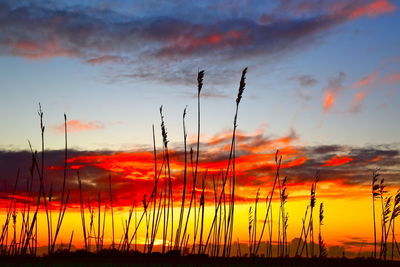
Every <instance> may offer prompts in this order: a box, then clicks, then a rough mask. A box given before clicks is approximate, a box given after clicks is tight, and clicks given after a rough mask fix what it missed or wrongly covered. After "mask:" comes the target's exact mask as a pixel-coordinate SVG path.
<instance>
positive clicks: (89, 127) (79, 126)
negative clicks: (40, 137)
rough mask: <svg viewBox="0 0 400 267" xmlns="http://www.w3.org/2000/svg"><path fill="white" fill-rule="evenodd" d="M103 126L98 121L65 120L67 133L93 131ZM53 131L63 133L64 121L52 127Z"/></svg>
mask: <svg viewBox="0 0 400 267" xmlns="http://www.w3.org/2000/svg"><path fill="white" fill-rule="evenodd" d="M104 128H105V126H104V125H103V124H101V123H100V122H98V121H89V122H86V123H85V122H81V121H80V120H69V121H67V130H68V132H69V133H74V132H83V131H94V130H100V129H104ZM52 129H53V131H55V132H57V133H64V123H62V124H60V125H55V126H53V127H52Z"/></svg>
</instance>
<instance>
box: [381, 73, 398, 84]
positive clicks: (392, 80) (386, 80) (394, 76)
mask: <svg viewBox="0 0 400 267" xmlns="http://www.w3.org/2000/svg"><path fill="white" fill-rule="evenodd" d="M381 82H382V83H383V84H385V85H394V84H398V83H400V72H395V73H391V74H388V75H385V76H383V77H382V78H381Z"/></svg>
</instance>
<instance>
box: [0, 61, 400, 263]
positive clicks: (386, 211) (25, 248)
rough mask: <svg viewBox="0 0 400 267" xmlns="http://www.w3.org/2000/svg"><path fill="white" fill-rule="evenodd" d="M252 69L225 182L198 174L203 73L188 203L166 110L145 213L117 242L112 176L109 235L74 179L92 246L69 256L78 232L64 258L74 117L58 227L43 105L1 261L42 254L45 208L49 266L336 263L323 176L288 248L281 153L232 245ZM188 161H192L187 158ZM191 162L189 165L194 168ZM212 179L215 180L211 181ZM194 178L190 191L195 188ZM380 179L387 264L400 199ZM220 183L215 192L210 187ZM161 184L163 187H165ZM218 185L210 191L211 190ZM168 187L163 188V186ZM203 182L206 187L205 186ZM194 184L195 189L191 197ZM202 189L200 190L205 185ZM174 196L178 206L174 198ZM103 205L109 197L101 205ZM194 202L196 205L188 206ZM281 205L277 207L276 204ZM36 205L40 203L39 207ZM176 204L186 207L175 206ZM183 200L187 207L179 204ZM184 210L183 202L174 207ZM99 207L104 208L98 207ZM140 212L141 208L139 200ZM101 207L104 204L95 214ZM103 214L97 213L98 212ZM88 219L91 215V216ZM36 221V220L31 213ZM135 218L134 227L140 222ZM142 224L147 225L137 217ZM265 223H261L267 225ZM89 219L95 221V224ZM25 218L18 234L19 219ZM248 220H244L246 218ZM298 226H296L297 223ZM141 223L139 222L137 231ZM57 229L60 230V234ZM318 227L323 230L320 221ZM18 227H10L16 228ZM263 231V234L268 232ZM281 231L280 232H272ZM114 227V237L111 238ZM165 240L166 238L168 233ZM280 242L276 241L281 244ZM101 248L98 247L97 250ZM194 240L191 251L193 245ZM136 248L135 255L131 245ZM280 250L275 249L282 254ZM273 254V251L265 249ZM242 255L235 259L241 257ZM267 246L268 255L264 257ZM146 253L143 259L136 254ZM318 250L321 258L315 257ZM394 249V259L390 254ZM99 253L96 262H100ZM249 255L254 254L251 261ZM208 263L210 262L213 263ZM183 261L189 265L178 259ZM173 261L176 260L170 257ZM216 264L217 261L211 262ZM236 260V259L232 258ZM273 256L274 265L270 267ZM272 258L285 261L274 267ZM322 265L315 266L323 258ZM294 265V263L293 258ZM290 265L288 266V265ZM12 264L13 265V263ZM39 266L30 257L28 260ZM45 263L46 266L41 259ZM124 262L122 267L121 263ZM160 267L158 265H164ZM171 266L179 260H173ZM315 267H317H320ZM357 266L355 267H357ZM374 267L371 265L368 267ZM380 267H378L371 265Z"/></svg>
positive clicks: (0, 245)
mask: <svg viewBox="0 0 400 267" xmlns="http://www.w3.org/2000/svg"><path fill="white" fill-rule="evenodd" d="M246 73H247V68H245V69H244V70H243V71H242V75H241V79H240V83H239V89H238V94H237V97H236V106H235V113H234V118H233V130H232V138H231V142H230V147H229V154H228V155H227V165H226V168H224V169H222V170H221V171H220V172H218V174H215V173H212V174H209V173H208V170H207V169H205V170H200V166H201V165H200V153H201V151H200V144H201V143H200V130H201V124H200V119H201V105H200V104H201V90H202V88H203V80H204V71H199V72H198V74H197V141H196V143H195V146H196V148H195V149H196V150H195V151H194V150H193V148H192V147H190V152H189V153H188V144H187V130H186V122H185V119H186V114H187V108H185V109H184V111H183V116H182V126H183V157H184V169H183V174H182V179H183V188H182V192H181V194H182V195H179V197H176V195H177V192H173V188H174V185H173V180H172V177H171V165H170V156H171V155H170V152H169V146H168V143H169V141H168V133H167V127H166V123H165V118H164V115H163V109H162V106H161V107H160V118H161V125H160V126H161V135H162V151H161V152H158V151H157V148H156V135H155V130H154V125H153V127H152V134H153V154H154V184H153V188H152V191H151V193H150V194H144V195H143V198H142V199H141V203H142V205H140V204H139V205H137V201H136V199H135V198H134V199H132V206H131V208H130V209H129V213H128V216H127V217H126V218H124V219H123V220H122V225H123V231H122V232H123V233H122V235H121V236H120V238H119V240H120V241H119V242H118V237H116V236H115V225H114V202H113V183H112V182H113V181H112V178H111V173H110V174H109V177H108V183H109V184H108V187H109V188H108V191H109V192H108V193H109V207H110V212H111V226H108V225H106V221H107V204H108V203H106V201H104V199H102V196H101V195H100V192H98V194H97V201H96V200H94V202H93V203H94V204H93V203H92V202H91V200H90V199H87V202H86V203H87V204H85V201H84V199H85V198H84V193H85V192H84V189H83V187H82V180H81V177H80V174H79V171H78V172H77V174H76V177H77V188H78V191H79V209H80V217H81V227H82V235H83V240H84V248H83V250H80V251H76V252H71V248H72V247H73V238H74V233H75V232H74V231H72V233H71V235H70V238H69V243H68V246H67V249H66V250H59V249H57V241H58V236H59V233H60V231H62V224H63V220H64V217H65V214H66V210H67V207H68V203H69V198H70V188H67V180H68V173H67V169H68V166H67V162H68V136H67V132H68V131H67V116H66V115H65V114H64V137H65V152H64V154H65V156H64V169H63V183H62V187H61V188H62V190H61V194H60V197H59V203H60V204H59V205H60V206H59V209H58V215H57V217H56V218H57V219H56V221H55V222H53V217H54V214H53V205H54V202H55V199H56V198H55V191H54V190H53V185H50V189H49V191H48V193H46V191H47V190H46V187H45V184H46V183H45V177H46V175H45V168H44V166H45V155H46V153H45V126H44V122H43V111H42V108H41V106H40V105H39V112H38V114H39V118H40V133H41V153H40V159H39V156H38V152H37V151H33V149H32V146H31V145H30V143H29V146H30V148H31V154H32V165H31V168H30V177H29V179H27V183H26V192H27V193H26V198H25V200H24V203H23V206H22V208H21V210H20V212H19V211H18V209H17V208H16V206H17V205H16V204H17V203H16V200H15V195H16V192H17V187H18V185H19V170H18V172H17V176H16V180H15V183H14V187H13V191H12V194H11V198H10V199H9V203H8V205H7V208H6V209H5V220H4V223H3V227H2V229H1V236H0V255H1V256H29V255H30V256H37V249H38V243H37V242H38V241H37V240H38V227H42V225H40V226H39V225H38V221H37V217H38V212H39V210H40V208H44V212H45V215H46V222H47V254H48V255H49V257H45V258H42V260H43V262H52V261H53V259H54V258H52V257H51V256H54V257H55V258H63V257H70V260H71V262H74V263H78V262H79V261H80V260H81V259H83V258H84V259H90V260H93V261H96V260H95V259H102V257H105V256H109V257H110V258H118V259H120V258H121V257H127V258H130V257H133V258H134V259H135V260H138V261H139V262H140V261H141V260H142V259H145V258H146V257H152V259H155V258H160V259H163V263H166V262H169V260H168V259H170V258H172V257H174V258H176V259H178V258H179V260H178V261H181V262H183V263H187V262H190V261H192V260H199V262H200V263H205V264H207V263H216V262H218V261H219V259H225V260H227V261H228V262H231V263H235V262H239V263H240V264H244V262H243V258H242V256H244V255H248V257H250V258H251V259H249V260H250V261H247V262H246V263H248V264H250V263H254V264H258V263H279V264H280V263H285V264H289V263H293V262H295V263H296V264H297V263H299V264H302V263H307V264H310V266H314V265H313V264H321V263H329V261H326V260H324V259H325V258H326V257H327V256H328V255H327V247H326V243H325V241H324V239H323V235H322V225H323V219H324V206H323V203H320V207H319V220H318V246H317V245H316V243H315V242H314V216H313V214H314V208H315V206H316V205H317V202H316V201H317V200H316V192H317V183H318V182H319V175H318V173H317V175H316V177H315V179H314V182H313V183H312V185H311V190H310V202H309V204H308V205H307V207H306V210H305V213H304V218H302V224H301V229H300V236H299V241H298V242H297V244H293V242H292V243H291V244H290V243H289V242H288V235H287V228H288V221H289V215H288V213H287V211H286V208H285V204H286V203H287V200H288V193H287V190H288V186H287V179H288V177H285V178H284V179H281V176H280V175H281V174H280V172H281V166H282V155H280V153H279V150H277V151H276V154H275V177H274V180H273V183H272V187H270V188H259V189H258V190H257V192H256V193H255V196H254V204H253V205H254V206H250V207H249V213H248V218H247V219H248V240H247V242H246V240H245V241H243V243H240V241H239V239H238V238H237V242H236V243H233V242H232V240H233V238H234V230H235V227H234V218H235V205H236V203H235V188H236V176H235V175H236V170H235V168H236V143H237V138H236V132H237V121H238V114H239V104H240V102H241V100H242V97H243V93H244V90H245V86H246ZM158 155H161V157H162V159H161V161H162V162H161V164H159V162H158V161H159V160H160V159H159V158H158V157H157V156H158ZM188 157H189V159H188ZM188 161H190V163H189V162H188ZM210 175H211V177H210ZM190 176H191V178H192V179H191V182H190ZM378 177H379V173H378V172H374V173H373V177H372V213H373V223H374V229H373V234H374V251H373V258H374V259H376V258H377V243H378V240H377V230H378V229H377V227H376V216H377V210H376V205H375V204H376V203H375V201H376V200H378V199H379V201H380V204H381V205H380V211H381V214H380V215H381V216H380V217H381V218H380V234H381V238H380V251H379V258H380V259H382V260H385V261H386V260H387V258H388V257H389V252H390V257H391V259H392V260H393V259H394V254H395V252H396V250H395V248H397V252H398V253H400V250H399V247H398V243H397V241H396V233H395V230H396V229H395V220H396V218H397V217H398V215H399V214H400V190H398V191H397V193H396V194H395V196H390V195H389V193H388V192H387V191H386V190H385V183H384V179H381V180H380V183H377V181H378ZM35 178H37V179H38V182H39V189H38V191H37V196H36V199H34V197H33V196H34V193H35V192H34V190H33V184H34V179H35ZM210 178H212V187H211V186H210V184H211V179H210ZM160 179H162V180H160ZM209 180H210V182H208V181H209ZM160 181H163V182H160ZM200 182H201V184H200ZM190 183H191V188H190ZM198 184H199V185H198ZM197 186H199V187H200V186H201V188H200V189H201V194H200V195H197V194H196V190H199V188H197ZM208 190H209V191H211V192H212V193H211V194H210V195H211V197H212V198H213V199H212V201H210V199H208V195H207V194H206V191H208ZM276 190H279V210H275V217H277V221H275V220H274V218H275V217H274V212H273V209H272V206H273V205H272V202H273V200H274V196H275V195H276V194H278V192H277V193H276V194H275V191H276ZM261 191H267V192H268V194H267V197H266V198H265V207H266V210H265V214H263V213H261V214H260V205H262V202H263V201H262V202H261V203H260V199H261V198H260V195H261V193H260V192H261ZM174 195H175V197H174ZM103 197H104V196H103ZM187 198H189V203H187V202H188V201H187ZM275 198H277V197H276V196H275ZM32 199H33V201H31V200H32ZM177 199H178V200H177ZM179 199H180V203H179ZM174 201H175V202H178V203H174ZM208 201H209V202H213V208H211V209H210V210H212V214H211V216H210V217H211V218H212V220H211V221H209V222H208V223H209V226H208V225H207V214H206V209H205V206H206V204H207V203H208ZM96 202H97V203H96ZM139 203H140V201H139ZM96 204H97V205H96ZM138 206H139V207H138ZM174 206H175V208H177V209H179V212H178V213H179V217H178V223H177V224H175V227H174V221H175V218H174ZM96 209H97V212H96ZM87 212H89V214H88V216H89V217H87V214H86V213H87ZM31 213H33V215H32V214H31ZM133 216H134V218H133ZM138 216H140V217H139V218H138ZM260 216H261V217H262V218H263V220H262V222H261V224H260V222H259V221H258V218H259V217H260ZM87 218H89V219H88V221H87ZM19 219H21V222H20V223H19V225H20V226H19V227H20V228H19V229H18V226H17V225H18V222H19V221H18V220H19ZM243 219H244V218H243ZM296 219H298V218H293V220H296ZM133 221H134V222H133ZM190 222H191V223H192V224H193V231H189V229H188V228H189V223H190ZM53 223H55V228H54V227H53ZM315 223H317V222H315ZM10 227H11V228H10ZM260 227H261V228H260ZM274 227H275V228H274ZM108 228H110V229H108ZM109 230H110V232H111V244H107V243H105V242H104V240H105V239H106V236H107V235H108V234H109V233H108V231H109ZM140 231H141V232H143V233H144V234H143V233H141V234H143V235H144V237H145V239H144V240H145V241H144V244H138V235H139V232H140ZM160 232H161V233H160ZM274 233H276V234H277V235H276V239H275V240H274V238H273V237H274ZM157 236H161V237H162V245H161V253H159V254H157V253H155V252H154V247H155V242H156V239H157ZM116 238H117V241H116ZM93 240H94V245H93ZM190 241H191V244H190ZM133 242H134V249H132V243H133ZM275 243H276V245H275ZM264 245H265V248H264ZM289 245H292V249H293V252H294V247H293V246H296V249H295V253H294V256H296V257H304V256H305V257H309V258H313V259H312V260H311V259H310V260H305V259H297V258H293V257H292V258H290V256H291V255H290V247H289ZM235 246H236V255H237V256H239V257H232V256H233V254H235V251H232V250H233V249H232V248H233V247H235ZM261 246H263V248H262V249H261ZM138 248H139V249H141V250H142V251H140V252H139V251H138ZM317 249H318V251H317ZM389 249H390V250H389ZM94 252H95V253H94ZM247 252H248V254H247ZM207 255H208V256H210V257H208V256H207ZM178 256H182V257H178ZM168 257H170V258H168ZM211 257H212V258H211ZM229 257H231V258H230V259H228V258H229ZM265 257H267V258H269V259H268V260H266V259H265ZM273 257H276V258H279V259H271V258H273ZM317 257H319V258H321V259H320V260H317V259H315V258H317ZM285 258H288V259H285ZM289 258H290V259H289ZM7 259H8V260H9V261H12V259H13V258H7ZM24 259H29V260H32V258H21V260H22V261H23V260H24ZM35 260H36V261H38V262H40V260H39V259H37V258H36V259H35ZM331 260H332V261H331V262H334V263H340V264H343V262H342V261H341V260H339V259H334V260H333V259H331ZM117 262H118V261H117ZM156 262H157V261H156ZM171 262H172V261H171ZM353 263H357V264H358V263H364V264H372V263H373V264H375V263H376V261H368V262H367V261H362V260H359V261H354V262H353ZM315 266H317V265H315ZM352 266H354V265H352ZM365 266H366V265H365ZM371 266H372V265H371Z"/></svg>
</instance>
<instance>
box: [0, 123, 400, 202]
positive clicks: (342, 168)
mask: <svg viewBox="0 0 400 267" xmlns="http://www.w3.org/2000/svg"><path fill="white" fill-rule="evenodd" d="M230 141H231V134H230V131H226V132H222V133H219V134H217V135H215V136H211V137H207V138H206V137H202V138H201V144H200V148H201V151H200V159H199V175H200V177H202V176H203V175H204V173H205V170H207V172H208V175H207V178H206V180H205V183H206V189H207V194H206V201H207V203H210V204H212V203H213V200H214V195H213V194H214V193H213V191H212V188H213V181H212V180H213V179H212V177H213V176H214V178H215V179H216V180H217V181H219V182H221V179H222V177H221V171H222V170H224V171H226V168H227V164H228V157H229V148H230V147H229V145H230ZM193 146H194V144H193V143H191V142H189V144H188V147H193ZM276 149H279V155H282V165H281V171H280V172H281V175H282V176H288V192H289V194H290V196H291V197H294V198H296V199H297V198H306V197H307V195H306V194H307V193H308V191H309V186H310V183H311V182H312V179H313V178H312V177H314V176H315V173H316V171H317V170H319V172H320V177H321V184H324V186H323V187H321V189H320V196H321V197H323V198H324V197H327V198H329V197H345V196H346V192H348V190H352V191H353V192H354V194H353V195H354V196H360V197H361V196H364V195H365V190H367V189H369V187H370V179H371V171H372V170H374V169H376V168H377V167H380V168H381V173H382V177H384V178H385V181H386V182H387V183H388V184H389V185H391V186H399V185H400V184H399V180H398V178H397V177H398V175H399V173H400V169H399V166H398V162H399V160H400V148H399V146H398V144H397V145H396V144H391V145H375V146H365V147H349V146H343V145H330V146H301V145H299V144H298V136H297V134H296V133H295V132H294V131H293V130H291V131H290V132H289V133H288V134H287V135H285V136H268V135H265V134H264V130H263V129H260V130H257V131H255V132H253V133H247V132H241V131H239V132H238V136H237V140H236V153H235V170H236V172H235V177H236V178H235V179H236V186H237V189H238V190H237V201H238V202H252V201H254V199H253V196H254V193H255V192H256V191H257V189H258V188H264V189H265V188H267V189H268V188H270V186H272V183H273V179H274V176H275V172H276V162H275V153H276ZM64 156H65V154H64V151H63V150H52V151H46V152H45V176H44V183H45V188H46V190H48V189H49V188H50V185H52V186H53V192H54V201H55V202H57V199H59V198H58V197H59V196H60V193H61V189H62V188H61V186H62V181H63V171H64ZM186 156H187V160H188V162H189V165H188V168H189V170H191V167H190V166H191V165H190V158H191V156H190V152H188V154H187V155H186ZM169 158H170V170H171V179H172V182H173V187H174V189H173V190H174V192H175V194H174V197H176V199H177V200H178V199H179V198H181V195H180V194H181V193H180V192H182V189H183V173H184V158H185V154H184V151H183V150H182V146H181V144H177V145H176V146H173V145H172V144H171V146H170V149H169ZM31 159H32V155H31V153H30V152H28V151H0V169H1V172H0V184H3V182H5V183H7V184H9V186H8V187H10V186H11V184H12V183H13V182H14V179H15V177H16V173H17V170H18V169H20V177H21V180H20V183H19V185H18V195H19V196H21V197H25V196H26V194H25V193H26V192H25V188H26V186H25V185H26V180H27V179H30V172H29V168H30V166H31ZM162 166H164V167H165V161H164V160H163V155H162V149H161V148H159V149H158V154H157V169H158V171H157V173H161V176H160V184H163V183H164V182H165V181H166V178H165V176H164V171H162V169H161V168H163V167H162ZM231 166H232V165H231ZM78 170H79V174H80V177H81V178H82V182H83V189H84V194H85V198H90V199H96V197H97V193H98V192H100V193H101V195H102V196H107V195H108V190H109V188H108V177H109V175H111V177H112V181H113V192H114V194H115V196H114V199H115V203H116V204H115V205H116V206H129V205H131V204H132V199H133V198H136V199H138V200H140V199H141V198H142V197H143V195H144V194H147V195H148V196H149V195H150V193H151V190H152V188H153V184H154V155H153V151H152V149H150V148H140V149H137V150H133V151H80V150H74V149H70V150H68V159H67V177H68V178H67V188H70V189H71V204H78V203H79V191H78V187H77V171H78ZM187 178H188V182H187V186H188V187H189V188H191V187H192V185H193V182H192V180H193V177H192V172H191V171H189V172H188V176H187ZM33 181H34V185H33V186H34V191H35V192H37V191H36V189H38V188H39V179H37V174H36V173H35V174H34V179H33ZM199 187H200V184H197V188H198V189H199V190H200V188H199ZM332 188H335V190H333V189H332ZM4 190H5V189H4V187H0V201H1V199H3V200H4V199H5V198H6V195H7V194H9V191H7V192H6V191H4ZM302 192H303V193H302ZM304 192H307V193H304ZM268 193H269V192H268V190H261V197H265V196H266V195H267V194H268Z"/></svg>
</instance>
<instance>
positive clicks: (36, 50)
mask: <svg viewBox="0 0 400 267" xmlns="http://www.w3.org/2000/svg"><path fill="white" fill-rule="evenodd" d="M10 46H11V49H12V54H14V55H17V56H21V57H24V58H27V59H46V58H53V57H70V56H74V55H75V53H74V52H73V51H71V50H68V49H64V48H62V47H61V46H60V45H59V43H58V42H57V41H55V40H51V41H48V42H44V43H34V42H30V41H18V42H15V43H11V44H10Z"/></svg>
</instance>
